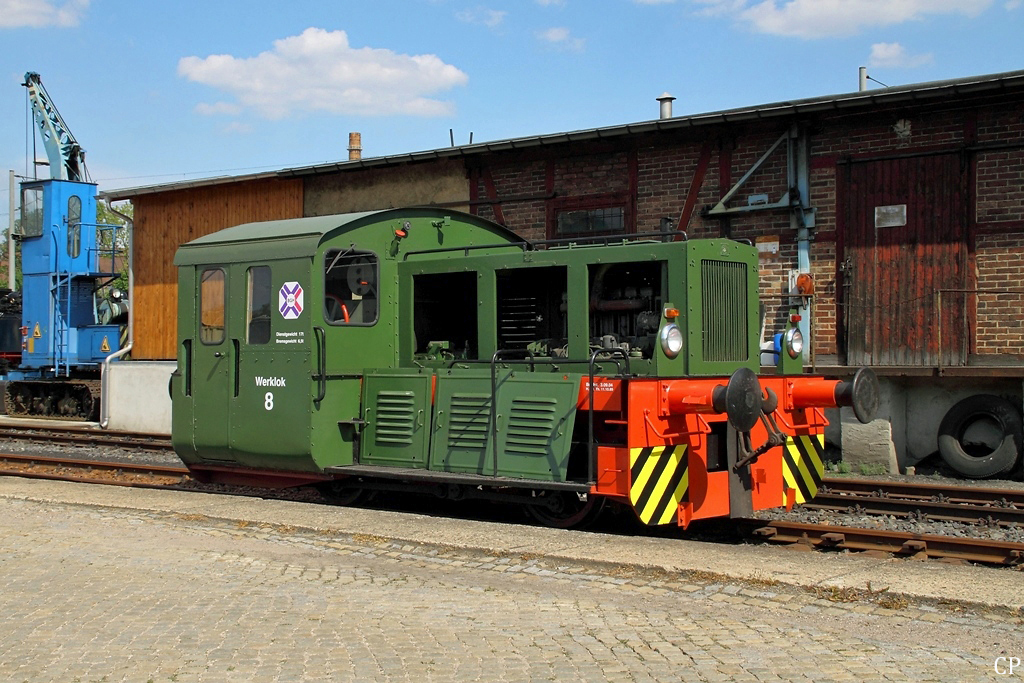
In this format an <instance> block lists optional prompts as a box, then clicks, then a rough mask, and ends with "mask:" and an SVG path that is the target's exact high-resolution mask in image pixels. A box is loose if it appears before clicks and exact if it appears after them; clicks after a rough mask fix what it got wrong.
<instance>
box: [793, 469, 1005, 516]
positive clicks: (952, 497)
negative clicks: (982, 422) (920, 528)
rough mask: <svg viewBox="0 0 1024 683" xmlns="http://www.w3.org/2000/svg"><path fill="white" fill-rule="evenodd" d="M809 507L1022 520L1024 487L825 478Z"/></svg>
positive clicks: (898, 514)
mask: <svg viewBox="0 0 1024 683" xmlns="http://www.w3.org/2000/svg"><path fill="white" fill-rule="evenodd" d="M803 507H804V508H806V509H809V510H835V511H845V512H855V513H860V514H868V515H893V516H896V517H902V518H905V519H912V520H921V521H925V520H928V521H942V522H961V523H964V524H982V525H988V526H1004V527H1006V526H1024V491H1020V490H1013V489H995V488H980V487H964V486H947V485H941V484H930V483H929V484H919V483H911V482H879V481H869V480H858V479H825V480H823V481H822V488H821V489H820V490H819V491H818V495H816V496H815V497H814V498H813V499H812V500H811V501H809V502H807V503H804V505H803Z"/></svg>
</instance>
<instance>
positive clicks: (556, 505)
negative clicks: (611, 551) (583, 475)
mask: <svg viewBox="0 0 1024 683" xmlns="http://www.w3.org/2000/svg"><path fill="white" fill-rule="evenodd" d="M540 500H541V501H544V502H542V503H539V504H536V505H527V506H526V513H527V514H528V515H529V516H530V517H531V518H533V520H534V521H536V522H539V523H541V524H543V525H544V526H549V527H552V528H555V529H584V528H586V527H588V526H590V525H591V524H593V523H594V522H595V521H596V520H597V518H598V517H599V516H600V515H601V511H602V510H604V504H605V502H607V500H608V499H607V498H605V497H604V496H587V500H586V501H582V500H580V497H579V496H577V495H576V494H575V493H549V494H547V495H545V496H541V497H540Z"/></svg>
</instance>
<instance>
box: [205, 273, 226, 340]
mask: <svg viewBox="0 0 1024 683" xmlns="http://www.w3.org/2000/svg"><path fill="white" fill-rule="evenodd" d="M224 281H225V280H224V270H223V269H221V268H208V269H206V270H204V271H203V274H202V278H201V280H200V285H199V341H201V342H202V343H204V344H220V343H221V342H222V341H224V308H225V295H226V294H227V290H226V288H225V287H224Z"/></svg>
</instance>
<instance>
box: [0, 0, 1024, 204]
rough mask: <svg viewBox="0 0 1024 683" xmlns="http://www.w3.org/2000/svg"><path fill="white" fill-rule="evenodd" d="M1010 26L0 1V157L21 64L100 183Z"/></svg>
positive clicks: (18, 95)
mask: <svg viewBox="0 0 1024 683" xmlns="http://www.w3.org/2000/svg"><path fill="white" fill-rule="evenodd" d="M1022 29H1024V0H603V1H597V0H589V1H584V0H519V1H518V2H501V1H499V0H481V1H480V2H477V1H476V0H404V1H401V2H399V1H397V0H376V1H375V2H366V1H365V0H362V1H359V2H348V1H344V0H336V1H334V2H326V1H324V2H320V1H297V2H259V1H257V0H248V1H247V2H235V1H225V2H220V1H218V0H207V1H206V2H194V1H192V0H176V1H175V2H166V3H156V2H150V1H144V0H0V44H2V45H3V48H2V51H0V63H2V71H0V73H2V76H3V78H2V81H0V111H2V117H0V122H2V125H0V168H2V169H8V168H12V169H14V170H16V171H17V172H18V173H24V172H25V169H26V139H27V128H28V125H27V120H26V102H25V89H24V88H22V87H21V86H20V84H21V83H22V81H23V79H24V73H25V72H26V71H36V72H39V73H40V74H41V76H42V79H43V83H44V86H45V87H46V89H47V90H48V92H49V94H50V96H51V97H52V98H53V101H54V102H55V104H56V105H57V107H58V109H59V110H60V112H61V113H62V115H63V116H64V119H65V121H66V122H67V124H68V126H69V127H70V129H71V131H72V132H73V133H74V135H75V137H76V138H77V139H78V141H79V142H80V143H81V144H82V146H83V147H84V148H85V149H86V150H87V152H88V156H87V164H88V167H89V170H90V172H91V175H92V177H93V179H94V180H95V181H97V182H98V183H99V184H100V189H114V188H118V187H130V186H137V185H149V184H154V183H162V182H176V181H181V180H192V179H196V178H203V177H210V176H217V175H226V174H241V173H250V172H257V171H262V170H273V169H279V168H284V167H288V166H301V165H307V164H316V163H322V162H326V161H334V160H338V159H344V158H347V152H346V147H347V144H348V132H349V131H359V132H361V133H362V136H363V154H364V156H381V155H387V154H396V153H402V152H412V151H420V150H426V149H435V148H439V147H445V146H447V145H448V144H449V129H452V130H453V131H454V136H455V140H456V143H465V142H467V141H468V139H469V135H470V133H472V134H473V139H474V141H475V142H482V141H487V140H501V139H506V138H511V137H519V136H525V135H535V134H545V133H556V132H562V131H571V130H579V129H585V128H593V127H600V126H612V125H619V124H624V123H629V122H634V121H644V120H649V119H654V118H657V115H658V103H657V102H656V101H655V98H656V97H657V96H658V95H659V94H661V93H662V92H664V91H668V92H670V93H672V94H673V95H675V96H676V97H677V98H678V99H677V100H676V102H675V113H676V114H677V115H681V114H691V113H699V112H707V111H715V110H718V109H726V108H731V107H740V106H748V105H756V104H763V103H768V102H776V101H781V100H787V99H795V98H804V97H816V96H821V95H828V94H835V93H842V92H851V91H854V90H856V88H857V68H858V67H859V66H867V67H868V71H869V73H870V75H871V76H872V77H874V78H876V79H878V80H879V81H882V82H884V83H887V84H889V85H904V84H908V83H918V82H923V81H931V80H941V79H947V78H959V77H965V76H973V75H980V74H988V73H996V72H1002V71H1012V70H1016V69H1024V39H1022V37H1021V36H1022V35H1024V31H1022ZM872 87H880V86H878V85H877V84H872ZM32 131H33V134H34V126H32ZM37 139H38V138H37ZM29 148H30V149H31V143H30V144H29ZM36 156H37V157H38V158H44V157H45V154H44V153H43V150H42V147H41V145H39V146H38V151H37V154H36ZM46 172H47V171H46V169H45V168H43V169H41V171H40V173H41V174H45V173H46ZM4 177H5V179H6V174H5V176H4ZM2 185H3V189H2V190H0V212H2V215H3V216H4V217H3V220H2V223H3V224H5V223H6V209H7V184H6V182H4V183H2Z"/></svg>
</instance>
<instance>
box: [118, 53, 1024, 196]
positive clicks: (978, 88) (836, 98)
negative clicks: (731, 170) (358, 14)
mask: <svg viewBox="0 0 1024 683" xmlns="http://www.w3.org/2000/svg"><path fill="white" fill-rule="evenodd" d="M1022 88H1024V70H1021V71H1008V72H1005V73H999V74H989V75H984V76H971V77H968V78H959V79H953V80H946V81H932V82H929V83H916V84H913V85H906V86H898V87H890V88H881V89H876V90H868V91H864V92H853V93H845V94H840V95H827V96H823V97H813V98H808V99H802V100H790V101H785V102H774V103H771V104H764V105H758V106H753V107H741V108H738V109H728V110H724V111H717V112H708V113H705V114H694V115H690V116H676V117H673V118H670V119H656V120H653V121H642V122H639V123H628V124H624V125H618V126H608V127H605V128H591V129H586V130H579V131H574V132H567V133H551V134H547V135H536V136H530V137H522V138H513V139H510V140H499V141H494V142H481V143H475V144H470V145H462V146H459V147H443V148H440V149H433V150H427V151H423V152H410V153H407V154H393V155H388V156H381V157H368V158H364V159H356V160H352V161H349V160H345V161H337V162H330V163H325V164H316V165H313V166H296V167H293V168H284V169H281V170H279V171H271V172H264V173H255V174H249V175H240V176H221V177H217V178H206V179H198V180H190V181H185V182H177V183H166V184H162V185H147V186H143V187H132V188H125V189H121V190H111V191H108V192H101V193H100V195H99V196H100V198H102V199H107V200H109V201H118V200H123V199H131V198H132V197H136V196H139V195H144V194H153V193H156V192H170V191H173V190H182V189H188V188H194V187H205V186H208V185H219V184H223V183H233V182H243V181H248V180H262V179H267V178H290V177H296V176H304V175H315V174H320V173H335V172H338V171H349V170H356V169H361V168H380V167H385V166H396V165H400V164H408V163H415V162H420V161H432V160H435V159H446V158H455V157H470V156H477V155H480V154H488V153H492V152H507V151H512V150H519V149H529V148H534V147H546V146H553V145H561V144H568V143H572V142H582V141H588V140H604V139H612V138H621V137H625V136H630V135H641V134H645V133H658V132H669V131H678V130H685V129H688V128H697V127H700V126H709V125H721V124H728V123H738V122H742V121H752V120H761V119H772V118H780V117H785V116H795V115H800V114H815V113H825V112H830V111H843V112H847V111H849V112H852V111H854V110H857V109H867V108H871V107H877V106H888V105H893V104H900V103H903V102H906V103H924V102H930V101H935V100H942V99H948V98H950V97H966V96H971V95H979V94H987V93H992V92H999V91H1005V90H1019V89H1022Z"/></svg>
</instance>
